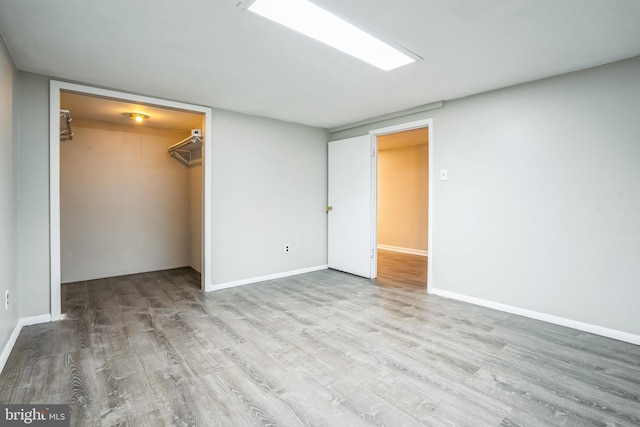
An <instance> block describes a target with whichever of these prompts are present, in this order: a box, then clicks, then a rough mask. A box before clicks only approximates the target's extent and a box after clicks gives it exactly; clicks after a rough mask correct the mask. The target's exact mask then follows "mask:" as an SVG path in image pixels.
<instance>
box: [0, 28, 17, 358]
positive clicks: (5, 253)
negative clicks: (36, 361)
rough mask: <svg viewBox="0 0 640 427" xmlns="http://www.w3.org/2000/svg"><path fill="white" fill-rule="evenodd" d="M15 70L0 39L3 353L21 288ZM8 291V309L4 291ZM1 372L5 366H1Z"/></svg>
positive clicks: (0, 310)
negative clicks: (17, 250)
mask: <svg viewBox="0 0 640 427" xmlns="http://www.w3.org/2000/svg"><path fill="white" fill-rule="evenodd" d="M16 74H17V72H16V70H15V67H14V65H13V61H12V59H11V56H10V55H9V52H8V51H7V49H6V47H5V45H4V41H3V40H2V37H0V152H1V153H2V155H1V156H0V352H2V349H4V348H5V345H6V344H7V342H8V340H9V337H10V335H11V332H12V331H13V329H14V328H15V326H16V324H17V323H18V318H19V310H18V299H19V295H18V289H17V286H16V271H15V267H14V266H15V262H16V259H15V242H16V240H15V239H16V236H15V233H14V230H15V215H14V213H15V212H14V209H15V198H16V193H15V180H14V173H15V171H14V165H15V152H14V142H15V118H16V116H15V115H14V113H13V112H14V108H15V106H16V104H17V99H16V98H17V96H16V95H17V93H16V91H15V84H16V82H17V78H16ZM7 291H9V298H10V301H9V310H5V300H4V298H5V292H7ZM0 369H2V364H0Z"/></svg>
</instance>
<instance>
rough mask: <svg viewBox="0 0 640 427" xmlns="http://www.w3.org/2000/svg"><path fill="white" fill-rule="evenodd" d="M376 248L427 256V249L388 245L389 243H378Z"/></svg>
mask: <svg viewBox="0 0 640 427" xmlns="http://www.w3.org/2000/svg"><path fill="white" fill-rule="evenodd" d="M378 249H382V250H385V251H392V252H400V253H403V254H411V255H419V256H427V257H428V256H429V252H428V251H423V250H420V249H410V248H401V247H400V246H390V245H380V244H379V245H378Z"/></svg>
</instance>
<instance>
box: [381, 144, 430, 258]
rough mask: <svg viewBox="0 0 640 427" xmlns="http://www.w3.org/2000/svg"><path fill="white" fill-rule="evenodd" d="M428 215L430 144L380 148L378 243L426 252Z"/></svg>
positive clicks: (427, 244) (427, 245) (427, 246)
mask: <svg viewBox="0 0 640 427" xmlns="http://www.w3.org/2000/svg"><path fill="white" fill-rule="evenodd" d="M381 138H384V136H380V137H378V142H380V139H381ZM428 215H429V147H428V146H427V145H426V144H422V145H413V146H408V147H401V148H392V149H385V150H379V151H378V245H386V246H393V247H396V248H403V249H411V250H415V251H424V252H426V251H427V250H428V248H429V241H428V236H429V229H428V228H429V227H428V222H427V218H428Z"/></svg>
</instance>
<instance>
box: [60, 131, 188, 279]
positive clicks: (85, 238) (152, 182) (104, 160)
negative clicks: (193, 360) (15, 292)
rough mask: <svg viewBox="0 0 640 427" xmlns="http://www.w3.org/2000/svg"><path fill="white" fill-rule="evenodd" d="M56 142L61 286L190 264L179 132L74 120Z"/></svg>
mask: <svg viewBox="0 0 640 427" xmlns="http://www.w3.org/2000/svg"><path fill="white" fill-rule="evenodd" d="M73 123H74V128H73V131H74V138H73V140H70V141H63V142H61V143H60V166H61V167H60V217H61V224H60V232H61V233H60V234H61V236H60V237H61V262H62V282H63V283H67V282H74V281H79V280H90V279H95V278H101V277H111V276H118V275H123V274H130V273H139V272H145V271H154V270H162V269H168V268H175V267H183V266H188V265H190V262H191V258H190V250H191V244H190V237H191V229H190V221H191V215H190V206H191V201H190V198H191V190H190V181H191V180H190V174H189V169H188V168H187V167H186V166H184V165H183V164H182V163H180V162H178V161H177V160H175V159H173V158H172V157H171V156H169V155H168V153H167V147H169V146H170V145H172V144H175V143H176V142H178V141H180V140H182V139H183V138H185V137H186V136H188V135H187V134H185V133H182V132H171V131H166V130H157V129H150V128H145V127H143V126H142V127H129V126H117V125H113V124H103V123H100V122H81V121H79V120H74V122H73Z"/></svg>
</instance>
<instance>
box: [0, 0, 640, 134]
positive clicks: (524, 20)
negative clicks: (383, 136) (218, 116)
mask: <svg viewBox="0 0 640 427" xmlns="http://www.w3.org/2000/svg"><path fill="white" fill-rule="evenodd" d="M316 2H317V3H318V4H320V5H321V6H324V7H325V8H327V9H330V10H332V11H334V12H336V13H337V14H338V15H340V16H342V17H343V18H345V19H347V20H350V21H352V22H355V23H357V24H360V25H361V26H364V27H367V28H369V29H371V30H372V31H373V32H375V33H376V34H377V35H378V36H381V38H383V39H385V40H387V41H390V42H393V43H396V44H400V45H402V46H404V47H405V48H407V49H409V50H411V51H413V52H415V53H417V54H418V55H420V56H422V57H423V58H424V60H422V61H419V62H417V63H414V64H410V65H407V66H405V67H402V68H399V69H396V70H393V71H389V72H384V71H380V70H378V69H376V68H374V67H372V66H370V65H367V64H365V63H362V62H360V61H359V60H356V59H353V58H351V57H348V56H346V55H345V54H343V53H341V52H338V51H335V50H333V49H331V48H329V47H327V46H325V45H322V44H320V43H318V42H316V41H313V40H311V39H308V38H306V37H304V36H301V35H298V34H297V33H293V32H292V31H291V30H288V29H286V28H283V27H280V26H278V25H277V24H275V23H273V22H271V21H268V20H266V19H264V18H261V17H259V16H257V15H255V14H252V13H250V12H247V11H242V10H240V9H239V8H237V7H236V4H237V3H238V0H184V1H171V0H136V1H130V0H109V1H103V2H92V1H86V0H64V1H62V0H49V1H42V0H19V1H18V0H0V31H1V32H2V35H3V37H4V39H5V41H6V43H7V45H8V47H9V50H10V52H11V54H12V56H13V58H14V60H15V62H16V64H17V66H18V68H19V69H20V70H24V71H29V72H33V73H39V74H44V75H48V76H53V77H57V78H62V79H68V80H72V81H77V82H83V83H88V84H92V85H99V86H103V87H107V88H115V89H119V90H125V91H132V92H135V93H141V94H145V95H149V96H154V97H159V98H166V99H171V100H176V101H183V102H188V103H193V104H202V105H207V106H212V107H218V108H224V109H229V110H234V111H239V112H245V113H250V114H256V115H261V116H267V117H273V118H278V119H282V120H287V121H292V122H298V123H303V124H308V125H313V126H319V127H326V128H332V127H337V126H341V125H345V124H349V123H353V122H357V121H360V120H364V119H367V118H370V117H374V116H378V115H383V114H387V113H390V112H395V111H399V110H404V109H408V108H413V107H416V106H420V105H424V104H427V103H431V102H434V101H439V100H451V99H455V98H459V97H462V96H466V95H470V94H474V93H479V92H484V91H487V90H491V89H496V88H500V87H504V86H509V85H513V84H517V83H522V82H526V81H531V80H536V79H540V78H543V77H547V76H552V75H557V74H562V73H566V72H569V71H573V70H578V69H583V68H588V67H592V66H595V65H599V64H604V63H608V62H612V61H615V60H619V59H623V58H629V57H633V56H637V55H640V24H639V23H640V1H638V0H482V1H479V0H377V1H371V0H316Z"/></svg>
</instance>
